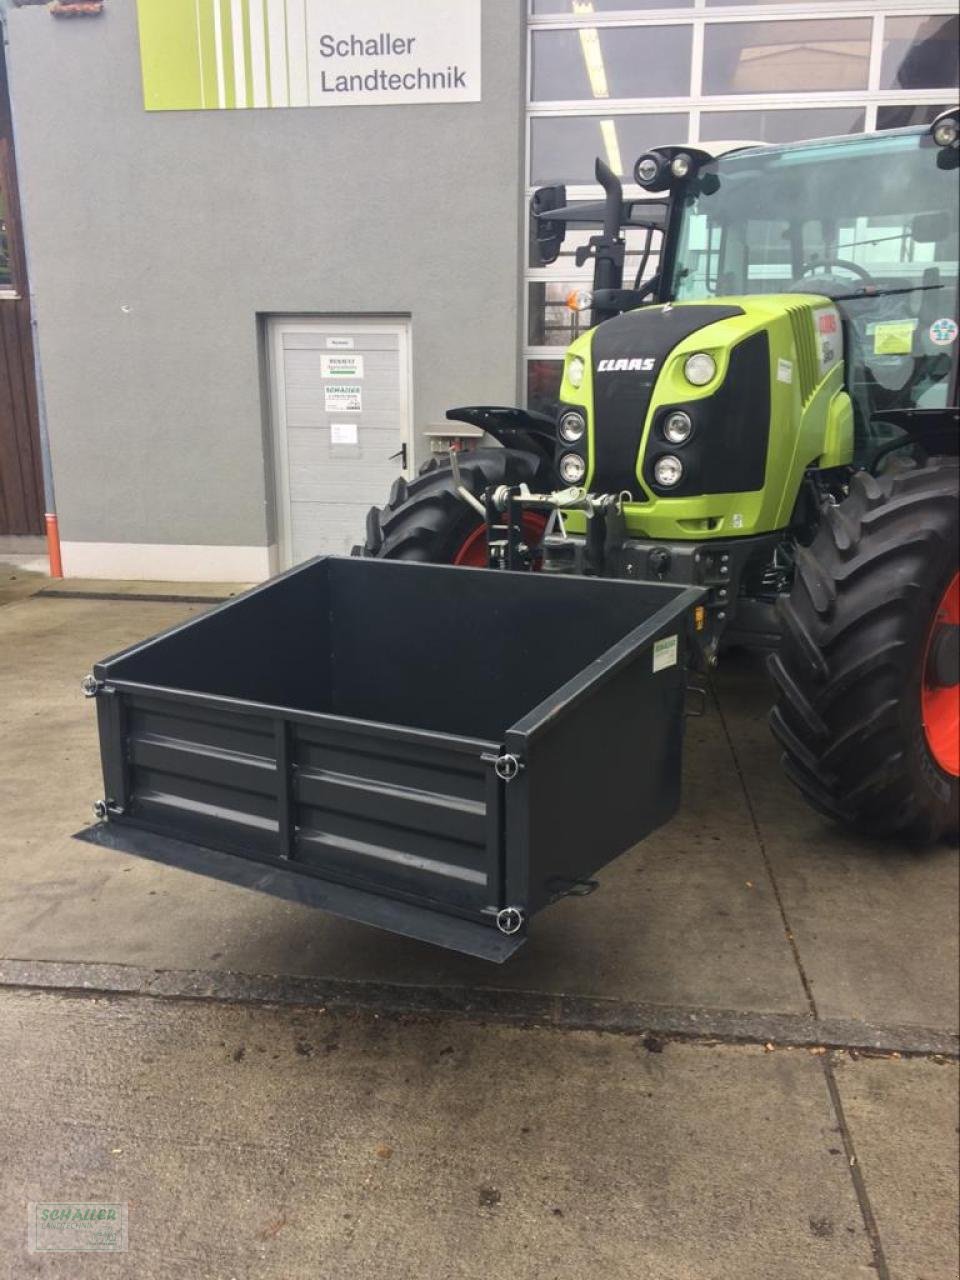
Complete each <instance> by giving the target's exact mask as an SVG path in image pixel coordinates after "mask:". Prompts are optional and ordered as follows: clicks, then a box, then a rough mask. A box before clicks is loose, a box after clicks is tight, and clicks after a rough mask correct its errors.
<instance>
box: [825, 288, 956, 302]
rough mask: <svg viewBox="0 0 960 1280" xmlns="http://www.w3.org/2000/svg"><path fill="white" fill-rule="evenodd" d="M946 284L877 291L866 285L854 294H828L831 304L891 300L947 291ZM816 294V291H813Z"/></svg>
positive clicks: (855, 290)
mask: <svg viewBox="0 0 960 1280" xmlns="http://www.w3.org/2000/svg"><path fill="white" fill-rule="evenodd" d="M946 287H947V286H946V285H945V284H907V285H903V286H902V287H900V288H896V289H875V288H874V287H873V286H872V285H869V284H865V285H864V286H863V288H862V289H854V291H853V293H832V294H827V295H826V296H827V297H829V299H830V301H831V302H846V301H847V299H848V298H889V297H890V295H891V294H894V293H919V292H920V290H922V289H945V288H946ZM812 292H814V293H815V292H816V290H812Z"/></svg>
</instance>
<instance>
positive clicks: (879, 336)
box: [873, 320, 917, 356]
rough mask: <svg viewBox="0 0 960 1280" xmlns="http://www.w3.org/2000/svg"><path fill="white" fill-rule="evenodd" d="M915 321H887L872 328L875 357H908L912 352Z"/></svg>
mask: <svg viewBox="0 0 960 1280" xmlns="http://www.w3.org/2000/svg"><path fill="white" fill-rule="evenodd" d="M916 327H917V322H916V320H887V321H884V322H882V323H880V324H876V325H874V327H873V354H874V355H875V356H908V355H909V354H910V352H911V351H912V350H913V333H914V330H915V329H916Z"/></svg>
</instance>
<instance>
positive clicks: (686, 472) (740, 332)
mask: <svg viewBox="0 0 960 1280" xmlns="http://www.w3.org/2000/svg"><path fill="white" fill-rule="evenodd" d="M691 357H697V359H696V360H694V361H693V363H692V364H691ZM842 357H843V334H842V329H841V324H840V316H839V313H838V310H837V307H836V305H835V304H834V303H833V302H832V301H831V300H830V299H828V298H822V297H815V296H812V295H809V296H808V295H804V294H782V295H760V296H753V297H742V298H737V297H735V298H724V299H717V300H715V301H710V302H689V303H674V304H669V303H668V304H667V305H665V306H650V307H643V308H640V309H638V310H636V311H629V312H626V313H625V314H623V315H621V316H617V317H616V318H615V319H612V320H608V321H606V322H605V323H603V324H600V325H597V326H596V328H594V329H592V330H590V331H589V332H588V333H586V334H584V335H583V336H582V337H581V338H579V339H578V340H577V341H576V342H575V343H574V344H573V345H572V346H571V348H570V350H569V351H568V353H567V358H566V363H565V367H564V378H563V383H562V386H561V391H560V395H561V405H560V415H561V417H562V416H563V415H564V413H569V412H570V411H571V410H575V411H577V412H579V413H581V414H582V415H583V416H584V417H585V419H586V424H587V429H586V431H585V432H584V435H583V438H582V439H581V440H579V441H577V442H574V444H573V445H571V444H569V443H566V442H565V441H564V440H563V439H560V440H559V441H558V455H559V456H558V462H559V459H560V457H562V456H563V455H564V454H565V453H569V452H570V451H571V450H574V451H577V452H580V453H581V454H582V456H583V458H584V461H585V463H586V476H585V485H586V487H587V488H588V489H589V490H590V491H591V492H593V493H609V494H619V493H629V494H630V497H631V502H630V503H628V504H627V517H628V527H629V528H630V529H631V531H634V532H637V533H643V534H645V535H646V536H651V537H666V536H669V537H690V536H691V534H696V535H698V536H699V535H700V534H705V535H709V534H711V533H717V534H721V533H722V534H723V535H725V536H729V535H730V534H731V533H734V534H738V533H744V534H746V533H758V532H767V531H768V530H769V529H770V528H773V527H776V525H775V524H774V523H773V522H774V521H775V520H777V519H780V518H781V517H782V515H783V512H782V507H783V505H784V503H785V502H786V500H787V499H786V497H785V494H786V492H787V490H788V489H789V490H791V496H790V501H791V502H792V501H793V499H794V498H795V495H796V484H795V483H794V478H795V477H794V474H793V473H795V472H796V471H798V470H799V474H800V475H802V473H803V470H804V469H805V468H806V467H808V466H811V465H814V464H816V465H821V466H824V465H839V464H840V463H842V462H846V461H848V460H849V457H850V455H851V450H852V434H851V433H852V412H851V409H850V402H849V398H848V397H847V395H846V392H845V391H844V390H843V358H842ZM837 397H840V398H839V399H837ZM835 401H836V403H835ZM677 414H680V415H683V416H684V417H685V419H686V420H687V421H688V422H689V434H688V437H687V438H686V439H684V440H682V441H679V442H678V441H676V440H671V438H670V437H668V435H667V433H666V426H667V423H668V420H670V419H671V416H672V415H673V416H675V415H677ZM838 415H839V416H838ZM667 456H669V457H670V458H671V459H673V460H674V461H673V462H672V463H671V464H670V468H671V469H672V471H673V473H674V475H675V477H676V478H674V479H673V482H672V483H670V484H666V483H662V482H661V480H660V479H659V478H658V467H657V464H658V460H660V459H662V458H664V457H667ZM677 464H679V465H677ZM660 471H661V474H662V466H661V469H660ZM797 483H799V481H797ZM787 514H788V515H789V512H788V513H787Z"/></svg>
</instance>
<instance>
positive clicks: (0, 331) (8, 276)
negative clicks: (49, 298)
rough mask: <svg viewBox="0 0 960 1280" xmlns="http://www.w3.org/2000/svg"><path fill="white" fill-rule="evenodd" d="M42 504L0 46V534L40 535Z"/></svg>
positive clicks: (25, 299)
mask: <svg viewBox="0 0 960 1280" xmlns="http://www.w3.org/2000/svg"><path fill="white" fill-rule="evenodd" d="M43 506H44V504H43V469H42V465H41V460H40V431H39V427H38V420H37V384H36V376H35V373H34V364H33V339H32V334H31V330H30V291H29V289H28V288H27V263H26V258H25V256H24V252H23V236H22V233H21V224H20V201H19V199H18V196H17V165H16V157H15V155H14V150H13V133H12V129H11V124H10V101H9V98H8V96H7V75H6V65H5V62H4V57H3V47H2V45H0V535H3V534H38V533H42V532H43V528H44V521H43V514H44V512H43Z"/></svg>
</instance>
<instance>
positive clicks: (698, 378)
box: [683, 351, 717, 387]
mask: <svg viewBox="0 0 960 1280" xmlns="http://www.w3.org/2000/svg"><path fill="white" fill-rule="evenodd" d="M683 373H684V377H685V378H686V379H687V381H688V382H692V383H693V385H694V386H695V387H705V386H706V385H707V383H708V382H712V381H713V379H714V378H715V377H716V376H717V362H716V360H714V358H713V356H711V355H708V354H707V353H706V351H696V352H694V354H693V355H692V356H687V359H686V362H685V363H684V366H683Z"/></svg>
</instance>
